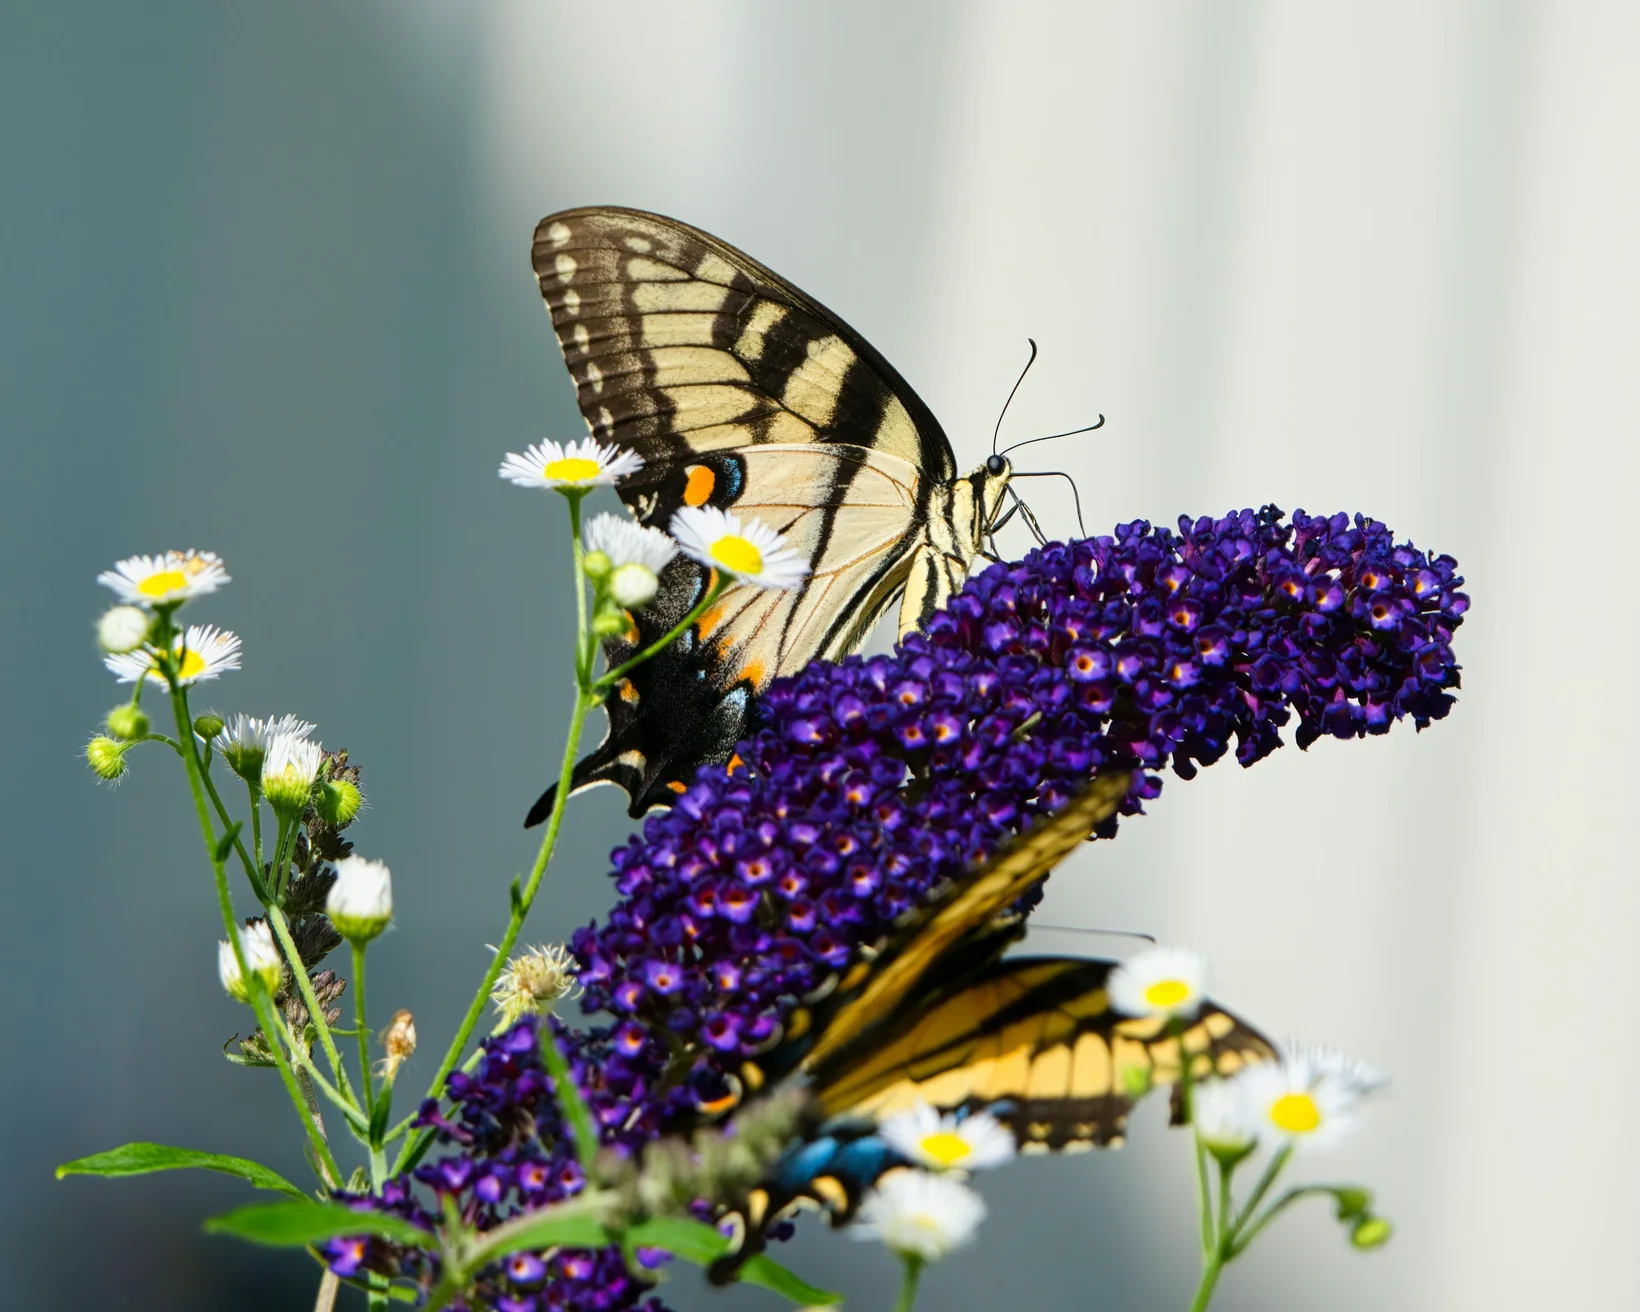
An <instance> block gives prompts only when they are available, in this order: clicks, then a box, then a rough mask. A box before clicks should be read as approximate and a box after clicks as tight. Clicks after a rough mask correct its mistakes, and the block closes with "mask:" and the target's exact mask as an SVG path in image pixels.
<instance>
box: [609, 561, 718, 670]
mask: <svg viewBox="0 0 1640 1312" xmlns="http://www.w3.org/2000/svg"><path fill="white" fill-rule="evenodd" d="M728 586H729V581H728V579H726V578H725V577H724V576H723V575H722V574H714V576H713V583H712V586H711V587H710V588H708V589H707V590H706V595H705V596H703V597H702V598H701V599H700V600H699V601H698V602H696V603H695V608H694V609H693V610H691V611H690V612H689V613H688V614H687V615H685V616H684V617H683V619H682V620H680V621H679V622H678V623H677V624H674V625H673V626H672V628H671V629H669V630H668V631H667V634H666V636H665V637H663V638H659V639H657V640H656V641H654V642H652V643H650V644H649V646H647V647H645V648H644V649H643V650H642V651H641V652H639V653H638V654H637V655H636V656H634V657H632V659H631V660H628V661H623V662H622V663H621V664H619V665H617V666H616V667H615V668H614V669H613V670H606V671H605V672H604V673H603V674H601V675H599V676H598V679H597V681H596V682H595V683H594V684H593V685H592V686H593V688H594V689H606V688H612V687H614V685H615V684H616V683H618V682H620V680H622V679H623V678H625V677H626V675H627V673H628V672H629V671H631V670H632V668H633V667H634V666H637V665H642V664H643V663H644V662H645V661H646V660H648V659H649V658H650V657H651V656H653V655H655V654H656V653H657V652H662V651H665V650H666V649H667V648H668V647H670V646H671V645H672V644H673V643H674V642H676V641H677V640H678V639H679V638H681V637H682V636H683V635H684V634H685V633H686V632H688V631H689V629H690V627H691V626H692V625H693V624H694V623H695V621H696V620H698V619H699V618H700V617H701V616H702V615H704V614H705V613H706V612H707V610H708V609H710V607H711V605H712V603H713V602H714V601H716V600H717V599H718V598H719V597H721V596H722V595H723V594H724V592H725V591H726V590H727V588H728Z"/></svg>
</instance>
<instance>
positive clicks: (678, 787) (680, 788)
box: [666, 779, 689, 793]
mask: <svg viewBox="0 0 1640 1312" xmlns="http://www.w3.org/2000/svg"><path fill="white" fill-rule="evenodd" d="M666 786H667V787H668V788H670V789H671V790H672V791H673V792H674V793H687V792H688V791H689V785H688V784H686V783H684V782H683V781H682V780H680V779H669V780H667V783H666Z"/></svg>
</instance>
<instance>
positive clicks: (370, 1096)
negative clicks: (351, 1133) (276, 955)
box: [349, 939, 379, 1183]
mask: <svg viewBox="0 0 1640 1312" xmlns="http://www.w3.org/2000/svg"><path fill="white" fill-rule="evenodd" d="M349 946H351V947H352V949H353V1015H354V1027H355V1028H356V1029H357V1030H358V1032H359V1079H360V1081H361V1082H362V1084H363V1086H364V1114H365V1116H366V1117H367V1118H371V1119H373V1118H374V1117H375V1115H376V1094H375V1090H373V1089H372V1088H371V1087H370V1031H369V1029H368V1028H366V1026H365V1019H364V1017H365V1011H364V948H365V945H364V944H363V943H361V942H359V941H358V940H357V939H350V940H349ZM378 1183H379V1182H378Z"/></svg>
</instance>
